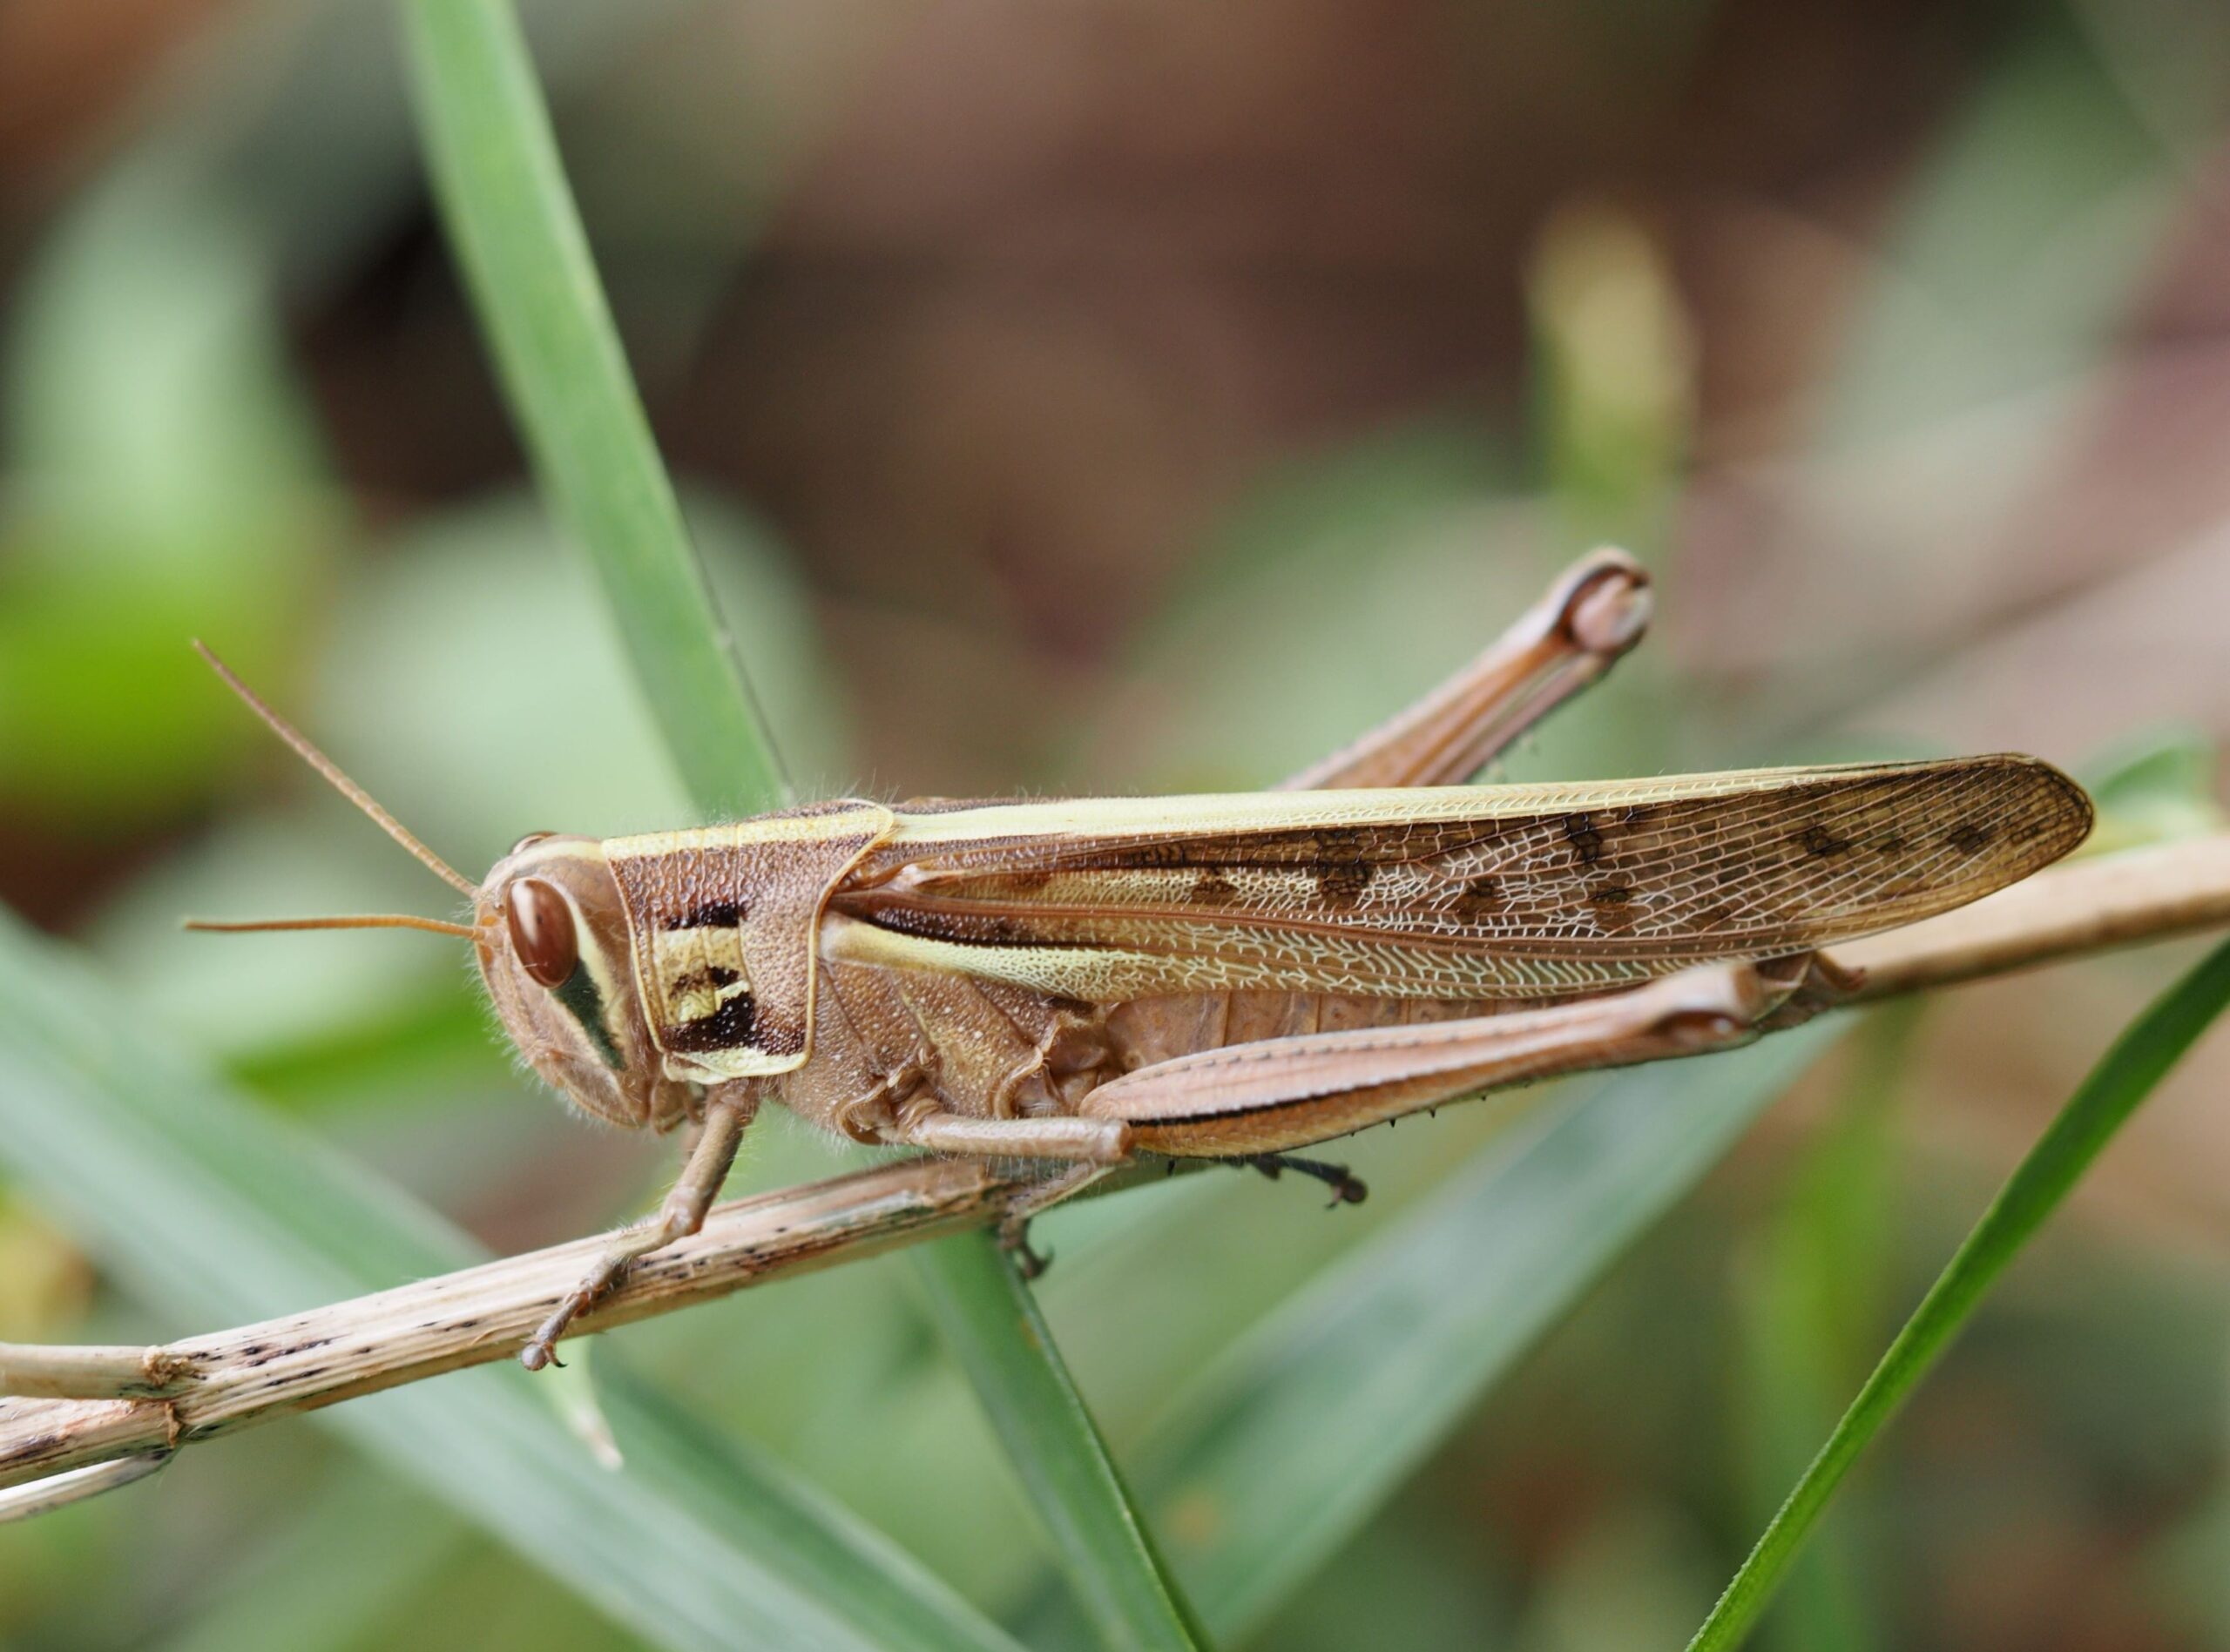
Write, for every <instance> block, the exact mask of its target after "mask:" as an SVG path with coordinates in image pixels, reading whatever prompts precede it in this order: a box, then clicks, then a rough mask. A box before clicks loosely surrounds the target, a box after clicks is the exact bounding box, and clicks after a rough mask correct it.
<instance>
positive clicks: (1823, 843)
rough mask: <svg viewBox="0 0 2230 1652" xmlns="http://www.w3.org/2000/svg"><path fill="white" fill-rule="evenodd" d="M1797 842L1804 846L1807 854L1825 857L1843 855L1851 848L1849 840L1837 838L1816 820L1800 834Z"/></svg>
mask: <svg viewBox="0 0 2230 1652" xmlns="http://www.w3.org/2000/svg"><path fill="white" fill-rule="evenodd" d="M1796 840H1797V841H1798V842H1799V843H1801V844H1802V845H1803V846H1804V853H1807V854H1816V855H1821V856H1823V857H1824V856H1828V855H1837V854H1841V853H1843V852H1844V851H1845V850H1847V849H1848V848H1849V847H1850V839H1848V838H1839V837H1837V836H1836V835H1835V833H1832V832H1830V831H1828V828H1827V827H1825V826H1821V824H1820V823H1819V822H1818V821H1816V820H1815V821H1814V822H1813V823H1812V824H1811V825H1810V826H1806V827H1805V828H1804V830H1803V831H1802V832H1801V833H1798V834H1797V838H1796Z"/></svg>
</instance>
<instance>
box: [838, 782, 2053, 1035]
mask: <svg viewBox="0 0 2230 1652" xmlns="http://www.w3.org/2000/svg"><path fill="white" fill-rule="evenodd" d="M2090 818H2091V812H2090V806H2089V804H2088V802H2087V800H2086V799H2085V798H2084V796H2083V793H2082V792H2081V791H2080V790H2079V789H2078V787H2077V786H2075V785H2074V783H2073V782H2071V781H2070V780H2069V779H2067V778H2066V777H2065V776H2064V775H2062V774H2060V773H2059V772H2058V771H2057V770H2054V769H2052V768H2051V767H2049V766H2047V765H2044V764H2041V763H2038V762H2036V761H2034V760H2033V759H2026V758H2017V757H1996V758H1976V759H1959V760H1955V761H1950V762H1942V763H1923V764H1904V765H1869V766H1861V767H1847V768H1832V769H1783V770H1754V771H1749V772H1742V773H1735V774H1722V775H1700V776H1677V777H1670V778H1667V779H1657V780H1638V781H1619V782H1613V783H1606V784H1603V785H1589V786H1522V787H1521V786H1475V787H1458V786H1450V787H1436V788H1431V789H1424V790H1409V791H1388V792H1314V793H1310V792H1288V793H1283V794H1274V795H1269V796H1247V797H1239V798H1192V799H1139V800H1106V801H1098V800H1095V801H1087V802H1082V803H1076V804H1035V805H1018V806H1004V807H995V808H976V809H960V810H955V811H950V812H946V813H922V814H908V813H903V812H902V813H901V817H900V819H901V826H900V830H899V832H898V833H897V834H896V836H895V838H894V839H893V840H892V841H891V842H890V843H889V846H887V847H885V848H884V849H882V850H881V851H880V852H878V853H877V854H876V855H875V856H874V857H871V858H870V860H868V861H867V862H865V863H863V865H862V867H861V869H860V871H859V873H857V874H855V877H854V879H852V880H850V881H849V882H848V885H847V887H845V888H844V889H842V890H841V891H840V892H839V893H838V894H837V896H836V897H835V900H834V902H833V903H832V910H834V911H835V912H837V913H839V914H842V916H843V917H844V918H846V919H848V920H851V922H850V924H849V925H847V926H845V927H844V931H843V934H841V936H840V937H839V944H840V945H841V947H842V948H843V949H844V950H845V951H846V953H847V954H848V955H855V956H860V957H864V958H874V959H875V960H876V961H883V962H889V963H899V964H910V965H913V966H915V967H928V968H960V969H966V970H968V971H970V972H971V973H976V974H990V975H994V976H997V977H1000V978H1004V979H1008V980H1013V981H1020V982H1022V983H1024V984H1026V985H1031V986H1035V987H1038V988H1041V989H1043V990H1046V991H1052V992H1061V993H1065V994H1068V995H1074V996H1078V997H1111V996H1125V995H1139V994H1141V993H1147V992H1179V991H1199V990H1209V989H1219V988H1232V987H1267V988H1281V989H1284V990H1288V991H1325V992H1351V993H1365V994H1391V995H1402V996H1410V995H1416V996H1429V997H1444V998H1495V997H1541V996H1555V995H1561V994H1565V993H1571V992H1584V991H1591V990H1596V989H1599V988H1602V987H1605V986H1608V985H1614V984H1617V983H1619V982H1623V981H1634V980H1638V979H1641V978H1644V977H1646V976H1649V975H1654V974H1663V973H1665V972H1666V971H1667V970H1669V969H1673V968H1680V967H1682V966H1684V965H1687V964H1691V963H1697V962H1702V961H1708V960H1713V959H1729V958H1759V957H1771V956H1777V955H1781V954H1789V953H1795V952H1801V951H1804V950H1807V949H1808V948H1811V947H1819V946H1823V945H1826V944H1828V943H1830V942H1833V941H1841V940H1847V939H1848V938H1850V937H1852V936H1855V935H1860V934H1870V933H1872V932H1874V931H1876V930H1881V929H1886V928H1891V927H1896V926H1898V925H1901V924H1905V923H1909V922H1912V921H1913V920H1916V919H1920V918H1924V917H1928V916H1930V915H1932V914H1936V913H1939V912H1943V911H1947V910H1949V909H1950V908H1951V907H1957V906H1961V905H1963V904H1964V903H1965V902H1967V901H1970V900H1974V899H1976V898H1977V897H1978V896H1980V895H1983V894H1986V893H1990V891H1991V890H1993V889H1997V888H1999V887H2004V885H2006V884H2009V883H2011V882H2014V881H2015V880H2018V879H2020V878H2023V877H2025V876H2027V875H2028V874H2029V873H2031V872H2034V871H2035V870H2037V868H2038V867H2039V866H2044V865H2046V864H2047V863H2049V862H2050V861H2051V860H2055V859H2057V858H2058V856H2060V855H2062V854H2064V853H2066V852H2067V851H2068V850H2069V849H2071V848H2072V847H2073V846H2075V845H2076V844H2077V843H2078V842H2080V841H2081V840H2082V839H2083V836H2084V834H2085V833H2086V832H2087V831H2088V829H2089V826H2090ZM861 931H871V932H872V933H860V932H861Z"/></svg>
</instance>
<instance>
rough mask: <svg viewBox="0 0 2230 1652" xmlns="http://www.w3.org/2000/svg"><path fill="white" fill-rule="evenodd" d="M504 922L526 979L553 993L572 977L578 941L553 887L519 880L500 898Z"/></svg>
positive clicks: (533, 880)
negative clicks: (501, 899)
mask: <svg viewBox="0 0 2230 1652" xmlns="http://www.w3.org/2000/svg"><path fill="white" fill-rule="evenodd" d="M503 922H504V925H505V927H508V928H509V929H510V932H511V951H512V952H513V953H514V954H516V955H517V958H518V961H519V968H522V969H524V970H525V971H526V973H527V979H529V980H530V981H533V982H534V983H535V985H537V987H547V988H549V989H550V990H551V991H552V992H555V991H557V990H558V988H560V987H562V986H564V984H565V983H566V982H567V981H571V979H572V978H573V971H574V970H576V969H578V968H580V963H581V943H580V938H579V937H578V936H577V935H576V934H574V933H573V909H572V908H571V907H569V906H567V905H566V904H565V897H564V896H563V895H561V894H559V893H558V890H557V887H556V886H555V885H553V884H548V883H544V881H543V880H541V879H539V878H521V879H520V880H518V881H517V883H515V884H513V885H512V886H511V887H510V893H507V894H506V895H505V896H504V897H503Z"/></svg>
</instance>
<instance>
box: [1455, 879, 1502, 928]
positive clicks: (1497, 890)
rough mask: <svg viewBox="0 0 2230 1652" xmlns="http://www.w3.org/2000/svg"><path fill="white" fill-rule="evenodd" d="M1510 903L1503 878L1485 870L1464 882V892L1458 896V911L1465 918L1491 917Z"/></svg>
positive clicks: (1459, 915) (1457, 913) (1458, 914)
mask: <svg viewBox="0 0 2230 1652" xmlns="http://www.w3.org/2000/svg"><path fill="white" fill-rule="evenodd" d="M1509 905H1510V900H1509V897H1507V896H1506V895H1504V893H1503V892H1502V880H1501V879H1500V878H1497V877H1496V876H1494V875H1493V874H1492V873H1480V874H1479V875H1478V876H1477V877H1476V878H1473V879H1471V880H1469V881H1468V882H1466V883H1465V884H1464V886H1463V893H1462V894H1460V895H1458V896H1457V897H1456V915H1457V916H1458V917H1463V918H1491V917H1492V916H1494V915H1495V914H1497V913H1498V912H1501V911H1502V910H1504V908H1505V907H1508V906H1509Z"/></svg>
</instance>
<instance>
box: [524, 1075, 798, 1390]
mask: <svg viewBox="0 0 2230 1652" xmlns="http://www.w3.org/2000/svg"><path fill="white" fill-rule="evenodd" d="M756 1110H757V1098H756V1097H755V1096H753V1097H752V1098H750V1099H748V1100H745V1101H740V1102H722V1101H715V1102H712V1103H710V1104H709V1105H708V1106H707V1107H706V1109H705V1124H704V1128H703V1129H702V1130H700V1131H699V1134H698V1136H697V1144H696V1146H695V1147H693V1149H691V1150H690V1154H689V1157H688V1159H687V1160H686V1162H685V1163H683V1165H682V1168H681V1177H680V1179H679V1181H677V1182H675V1183H674V1184H673V1190H672V1191H671V1192H670V1193H668V1194H667V1195H666V1202H665V1203H664V1204H661V1205H660V1206H659V1210H658V1214H657V1215H655V1216H652V1217H648V1218H646V1219H645V1220H644V1221H641V1222H639V1223H637V1224H634V1225H633V1226H632V1227H627V1228H622V1229H621V1230H620V1231H618V1233H616V1234H614V1235H612V1243H611V1244H608V1245H606V1246H605V1251H604V1254H603V1255H602V1256H600V1257H598V1258H597V1262H596V1265H595V1266H594V1267H592V1268H591V1269H590V1270H589V1271H588V1272H587V1274H586V1275H585V1276H584V1278H582V1280H581V1282H580V1284H578V1285H576V1286H574V1287H573V1291H572V1294H571V1295H570V1296H568V1297H567V1298H565V1299H564V1301H563V1302H561V1303H559V1304H558V1308H557V1311H555V1312H553V1313H552V1314H551V1316H550V1317H549V1318H547V1319H545V1320H544V1321H543V1322H542V1328H541V1329H540V1330H538V1331H537V1332H535V1333H534V1336H533V1338H532V1339H531V1340H530V1341H529V1342H528V1344H527V1345H526V1346H525V1347H524V1348H522V1349H521V1350H520V1351H519V1363H520V1364H521V1365H524V1366H525V1367H526V1368H527V1369H528V1370H529V1371H539V1370H541V1369H542V1368H543V1366H544V1365H548V1364H550V1362H551V1360H553V1359H556V1358H557V1345H558V1338H560V1337H562V1336H564V1334H565V1327H566V1326H567V1325H571V1323H572V1322H573V1319H574V1317H575V1316H576V1315H578V1314H582V1313H585V1312H586V1311H588V1308H589V1305H591V1303H593V1302H594V1301H595V1300H596V1299H597V1298H598V1297H600V1296H602V1295H603V1294H604V1293H605V1291H609V1290H610V1289H611V1288H612V1285H613V1284H614V1283H615V1282H616V1281H617V1280H618V1278H619V1276H620V1275H621V1274H623V1273H625V1272H626V1271H627V1266H628V1264H630V1263H632V1262H633V1261H634V1260H635V1259H636V1258H638V1257H644V1256H648V1255H649V1254H650V1253H651V1252H652V1251H658V1250H663V1249H664V1248H665V1247H666V1246H667V1245H669V1244H672V1243H673V1242H674V1241H675V1240H676V1239H684V1238H686V1237H689V1235H691V1234H693V1233H694V1232H696V1231H697V1230H698V1229H699V1228H701V1227H703V1226H704V1225H705V1212H706V1210H710V1209H711V1208H712V1204H713V1199H715V1198H716V1197H719V1195H720V1183H723V1182H725V1181H726V1180H727V1178H728V1170H729V1168H730V1167H731V1166H732V1165H733V1164H734V1163H735V1150H736V1148H737V1146H738V1145H739V1144H740V1143H741V1142H742V1140H743V1131H744V1127H745V1126H746V1125H747V1124H748V1123H751V1118H752V1115H753V1113H754V1112H755V1111H756Z"/></svg>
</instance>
